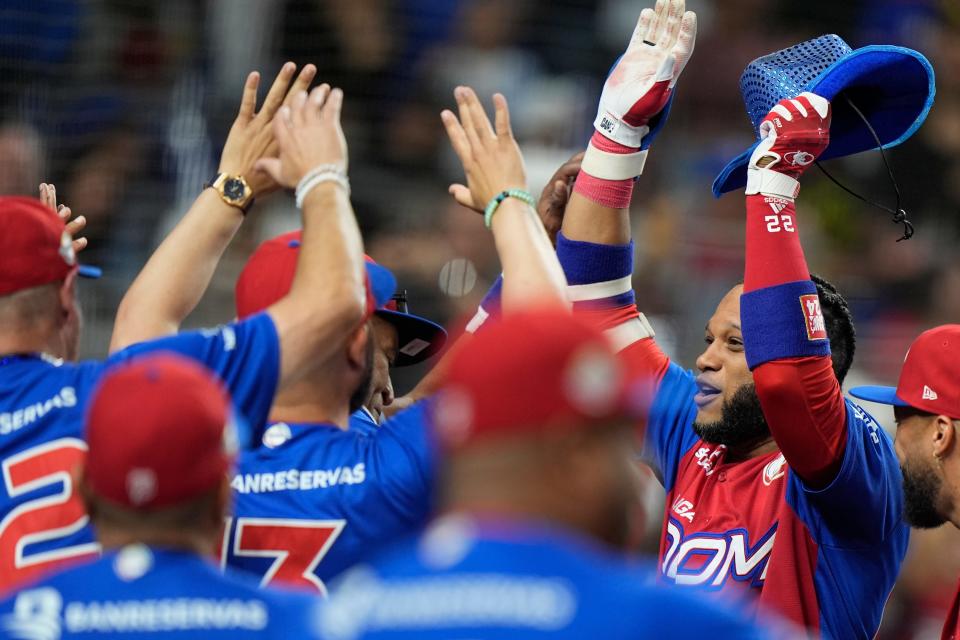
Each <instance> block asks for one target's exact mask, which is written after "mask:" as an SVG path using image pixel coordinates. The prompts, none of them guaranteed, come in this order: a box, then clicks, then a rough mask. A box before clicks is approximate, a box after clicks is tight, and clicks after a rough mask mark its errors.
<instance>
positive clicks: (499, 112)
mask: <svg viewBox="0 0 960 640" xmlns="http://www.w3.org/2000/svg"><path fill="white" fill-rule="evenodd" d="M493 109H494V121H495V123H496V130H497V135H498V136H500V137H501V138H510V137H513V132H512V131H511V130H510V108H509V107H508V106H507V98H506V97H505V96H504V95H503V94H502V93H495V94H493Z"/></svg>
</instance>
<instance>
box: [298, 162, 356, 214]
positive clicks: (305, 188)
mask: <svg viewBox="0 0 960 640" xmlns="http://www.w3.org/2000/svg"><path fill="white" fill-rule="evenodd" d="M321 182H336V183H337V184H339V185H340V186H341V187H343V189H344V191H346V192H347V196H349V195H350V180H349V179H348V178H347V174H346V173H345V172H344V171H343V169H340V168H339V167H338V166H337V165H334V164H321V165H319V166H317V167H314V168H313V169H311V170H310V171H308V172H307V173H306V175H304V176H303V178H301V179H300V182H299V183H297V189H296V192H295V193H296V198H297V208H298V209H302V208H303V202H304V200H306V198H307V194H308V193H310V192H311V191H313V189H314V188H315V187H316V186H317V185H319V184H320V183H321Z"/></svg>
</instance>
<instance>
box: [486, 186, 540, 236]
mask: <svg viewBox="0 0 960 640" xmlns="http://www.w3.org/2000/svg"><path fill="white" fill-rule="evenodd" d="M507 198H516V199H517V200H523V201H524V202H526V203H527V204H528V205H530V206H531V207H534V208H536V206H537V201H536V200H534V199H533V196H532V195H530V194H529V193H527V192H526V191H524V190H523V189H507V190H506V191H501V192H500V193H498V194H497V195H495V196H494V197H493V198H492V199H491V200H490V202H489V203H488V204H487V207H486V208H485V209H484V210H483V223H484V224H485V225H487V229H489V228H490V224H491V223H492V222H493V214H494V212H495V211H496V210H497V207H499V206H500V203H501V202H503V201H504V200H506V199H507Z"/></svg>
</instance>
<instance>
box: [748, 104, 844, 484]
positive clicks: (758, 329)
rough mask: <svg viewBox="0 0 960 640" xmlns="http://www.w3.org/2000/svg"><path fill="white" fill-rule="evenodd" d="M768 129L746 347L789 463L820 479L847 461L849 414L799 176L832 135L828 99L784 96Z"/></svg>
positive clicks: (752, 177)
mask: <svg viewBox="0 0 960 640" xmlns="http://www.w3.org/2000/svg"><path fill="white" fill-rule="evenodd" d="M760 132H761V135H764V136H765V137H764V139H763V140H762V142H761V143H760V145H759V146H758V147H757V149H756V150H755V151H754V153H753V156H752V157H751V158H750V164H749V168H748V174H747V175H748V178H747V190H746V193H747V203H746V204H747V224H746V228H747V240H746V252H747V253H746V266H745V271H744V278H743V295H742V297H741V301H740V315H741V322H742V326H743V339H744V348H745V351H746V356H747V363H748V365H749V366H750V368H751V370H753V378H754V383H755V385H756V389H757V395H758V396H759V398H760V404H761V406H762V407H763V413H764V415H765V417H766V419H767V423H768V424H769V425H770V431H771V433H772V434H773V437H774V439H775V440H776V442H777V445H778V446H779V447H780V450H781V451H782V452H783V455H784V457H785V458H786V460H787V463H788V464H789V465H790V468H791V469H792V470H793V471H794V472H795V473H796V474H797V475H798V476H799V477H800V478H802V479H803V480H804V482H805V483H806V484H807V485H808V486H810V487H812V488H822V487H825V486H827V485H828V484H830V482H831V481H832V480H833V479H834V478H835V477H836V475H837V472H838V471H839V469H840V465H841V462H842V460H843V454H844V448H845V444H846V440H847V414H846V405H845V403H844V400H843V394H842V392H841V390H840V384H839V383H838V381H837V377H836V375H834V371H833V367H832V361H831V357H830V340H829V339H828V336H827V328H826V325H825V321H824V316H823V313H822V311H821V309H820V299H819V297H818V295H817V288H816V285H815V284H814V282H813V281H811V280H810V275H809V274H810V272H809V270H808V269H807V262H806V259H805V257H804V254H803V248H802V247H801V245H800V235H799V231H798V224H797V216H796V210H795V205H794V199H795V198H796V196H797V194H798V193H799V190H800V183H799V182H798V181H797V180H798V178H799V177H800V175H801V174H802V173H803V171H804V170H805V169H806V168H807V167H808V166H811V165H812V163H813V161H814V160H815V159H816V157H817V156H818V155H819V154H820V153H821V152H822V151H823V150H824V149H826V147H827V144H828V143H829V141H830V104H829V103H828V102H827V100H826V99H824V98H822V97H820V96H817V95H814V94H811V93H804V94H801V95H800V96H799V97H797V98H796V99H793V100H781V101H780V102H779V103H778V104H777V105H776V106H775V107H774V108H773V110H772V111H771V112H770V114H769V115H768V116H767V117H766V119H765V120H764V121H763V123H762V124H761V126H760Z"/></svg>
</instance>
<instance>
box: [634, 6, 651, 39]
mask: <svg viewBox="0 0 960 640" xmlns="http://www.w3.org/2000/svg"><path fill="white" fill-rule="evenodd" d="M656 15H657V14H656V12H655V11H654V10H653V9H651V8H649V7H647V8H646V9H644V10H643V11H641V12H640V17H639V18H638V19H637V26H636V28H635V29H634V30H633V37H632V38H631V39H630V43H631V44H633V45H639V44H642V43H643V41H644V40H645V39H646V37H647V31H648V30H649V29H650V22H651V21H652V20H653V19H654V17H656Z"/></svg>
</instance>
